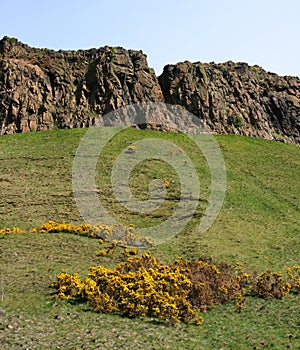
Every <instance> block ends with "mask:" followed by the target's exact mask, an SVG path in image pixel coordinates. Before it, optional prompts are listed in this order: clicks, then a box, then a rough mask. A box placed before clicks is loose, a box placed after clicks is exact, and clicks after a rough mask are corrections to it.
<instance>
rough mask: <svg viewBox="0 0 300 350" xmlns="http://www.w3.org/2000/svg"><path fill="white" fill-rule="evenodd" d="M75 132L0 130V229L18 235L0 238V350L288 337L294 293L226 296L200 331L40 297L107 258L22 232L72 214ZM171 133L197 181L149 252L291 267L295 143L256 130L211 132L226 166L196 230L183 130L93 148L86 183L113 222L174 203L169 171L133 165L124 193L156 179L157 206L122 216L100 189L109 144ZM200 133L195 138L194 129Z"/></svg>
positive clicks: (58, 238) (275, 342)
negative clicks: (174, 227) (94, 161)
mask: <svg viewBox="0 0 300 350" xmlns="http://www.w3.org/2000/svg"><path fill="white" fill-rule="evenodd" d="M85 133H86V130H85V129H73V130H54V131H45V132H37V133H26V134H15V135H6V136H3V137H1V138H0V159H1V162H0V193H1V197H0V211H1V224H0V226H1V227H3V226H19V227H21V228H24V229H26V230H27V231H28V233H27V234H25V235H8V236H3V237H0V253H1V254H0V256H1V265H0V266H1V275H0V309H1V310H4V311H5V313H6V314H5V315H1V314H0V343H1V349H3V350H8V349H17V348H18V349H20V348H21V349H25V348H31V349H38V348H43V347H45V348H48V349H57V348H58V347H63V348H65V349H73V348H84V349H95V348H102V349H111V348H122V349H144V348H152V349H161V348H170V349H191V348H193V349H208V348H209V349H214V348H220V347H222V348H224V349H232V348H234V349H239V348H243V349H253V348H257V349H259V348H271V347H274V348H277V349H283V348H286V347H287V346H289V347H290V348H295V349H296V348H297V346H298V345H299V339H300V338H299V322H298V321H299V319H298V316H299V312H300V309H299V305H300V303H299V300H298V299H299V296H297V295H289V296H288V297H286V298H285V299H283V300H276V301H270V300H264V299H257V298H249V299H248V300H247V304H246V307H245V310H243V311H242V312H241V313H236V312H235V308H234V305H233V304H227V305H222V306H219V307H216V308H215V309H213V310H211V311H210V312H208V313H207V314H205V323H204V325H203V326H201V327H200V328H197V327H195V326H192V325H189V326H186V325H178V326H170V325H165V324H160V323H157V322H156V321H154V320H152V319H147V318H146V319H127V318H124V317H120V316H117V315H99V314H95V313H93V312H92V311H90V310H89V309H88V308H87V306H86V305H81V304H78V305H72V303H66V302H62V301H58V300H52V299H51V293H52V290H51V289H49V285H50V283H51V282H53V281H54V279H55V276H56V275H57V274H58V273H59V272H60V271H61V269H66V270H67V271H69V272H78V273H79V274H80V275H84V274H86V271H87V269H88V267H90V266H95V265H98V264H104V265H106V266H113V265H114V264H115V263H116V259H118V258H115V257H101V256H96V251H97V248H98V249H99V244H98V242H97V240H93V239H90V238H86V237H78V236H72V235H68V234H33V233H29V231H31V229H32V228H33V227H34V226H36V225H39V224H41V223H43V222H45V221H47V220H49V219H52V220H57V221H59V222H63V221H65V222H74V223H79V222H82V219H81V217H80V215H79V213H78V210H77V208H76V205H75V202H74V199H73V194H72V184H71V176H72V163H73V159H74V154H75V152H76V149H77V147H78V144H79V142H80V140H81V139H82V137H83V136H84V134H85ZM153 135H154V136H155V138H162V139H166V140H171V141H172V142H174V143H175V144H176V145H178V147H181V148H183V149H184V151H185V152H186V153H187V154H188V155H189V156H190V157H191V159H192V160H193V163H194V164H195V168H196V169H197V172H198V175H199V179H200V181H201V186H202V187H201V198H200V204H199V207H198V209H197V215H196V216H195V217H194V218H193V220H192V221H191V222H190V224H189V225H188V226H187V227H186V228H185V229H184V230H183V231H182V232H181V233H180V234H178V235H177V236H176V237H174V238H173V239H171V240H169V241H167V242H165V243H164V244H161V245H158V246H155V247H153V248H151V251H152V253H153V254H154V255H155V256H157V257H158V258H160V259H162V260H164V261H174V259H176V258H177V257H178V256H179V255H180V256H182V257H184V258H188V259H190V258H199V257H200V256H209V257H213V258H214V259H215V260H216V261H218V262H222V261H225V262H227V263H231V264H232V263H234V262H236V261H239V262H241V263H242V264H244V265H245V266H247V265H248V267H247V268H249V269H251V270H257V271H265V270H271V271H276V270H284V269H285V268H286V267H288V266H292V265H295V264H298V265H299V252H300V245H299V242H300V241H299V234H300V232H299V224H300V222H299V209H300V208H299V206H300V203H299V198H300V187H299V183H300V182H299V173H300V172H299V170H300V163H299V159H300V148H299V147H298V146H294V145H288V144H282V143H278V142H274V141H266V140H261V139H256V138H248V137H243V136H235V135H219V136H216V140H217V142H218V143H219V145H220V147H221V149H222V152H223V155H224V158H225V162H226V168H227V176H228V183H227V193H226V197H225V202H224V205H223V208H222V210H221V213H220V215H219V217H218V218H217V220H216V221H215V223H214V224H213V225H212V227H211V228H210V229H209V230H208V231H207V232H205V233H203V234H199V232H198V230H197V223H198V222H199V219H200V217H201V215H202V214H203V211H204V209H205V206H206V205H207V200H208V197H209V190H210V185H209V171H208V168H207V165H205V160H204V158H203V155H201V153H200V152H198V151H197V150H196V149H195V146H194V145H193V143H192V142H191V141H190V140H189V139H188V138H187V137H185V135H183V134H179V133H178V134H177V133H159V132H154V131H139V130H135V129H126V130H125V131H124V132H122V133H121V134H120V135H118V137H115V138H114V139H113V140H112V142H111V143H110V144H109V147H107V148H105V149H104V151H103V152H104V153H103V155H102V157H101V160H100V162H99V164H98V165H97V166H98V168H97V169H98V170H97V171H99V176H97V179H96V180H97V181H96V182H97V186H98V189H99V196H100V197H101V200H102V201H103V204H104V205H105V207H106V208H107V209H108V210H110V211H111V212H113V213H114V215H116V216H118V217H119V218H120V220H121V221H123V222H127V223H129V222H133V221H134V222H136V223H137V224H140V225H142V224H144V225H151V224H155V223H157V222H158V221H159V220H164V219H165V217H166V216H168V215H169V214H170V212H172V210H173V209H172V208H173V204H174V203H175V204H176V196H177V191H178V189H177V186H178V183H177V179H176V174H174V173H173V172H172V171H171V170H170V168H169V167H165V168H164V167H162V164H161V163H157V162H156V161H155V160H152V161H150V163H149V164H147V163H146V164H143V165H142V167H140V168H137V169H136V170H135V171H134V174H133V179H132V189H133V191H135V193H136V194H137V195H139V196H140V199H145V198H147V191H148V186H147V184H148V181H149V179H152V176H153V172H154V173H155V175H157V174H159V176H160V177H161V178H162V179H168V180H170V182H171V183H172V186H171V187H170V189H169V190H168V193H169V196H168V200H167V201H166V202H167V203H166V204H165V205H164V206H163V207H162V209H161V210H160V211H159V212H156V215H145V216H143V215H142V216H140V217H139V216H137V215H129V213H128V212H127V211H125V210H124V208H122V207H121V206H120V205H118V203H117V202H116V200H115V199H114V198H113V196H112V189H111V186H110V185H109V180H110V175H109V173H110V170H111V165H112V163H113V162H114V159H115V158H116V155H117V154H118V153H119V151H120V149H124V148H125V149H126V147H128V146H130V145H131V144H132V143H133V142H134V141H136V140H140V139H144V138H151V137H153ZM199 137H200V136H199Z"/></svg>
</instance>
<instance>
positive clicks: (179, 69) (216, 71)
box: [0, 37, 300, 144]
mask: <svg viewBox="0 0 300 350" xmlns="http://www.w3.org/2000/svg"><path fill="white" fill-rule="evenodd" d="M143 101H145V102H147V101H154V102H166V103H170V104H179V105H182V106H184V107H185V108H186V109H187V110H188V111H190V112H192V113H193V114H195V115H196V116H197V117H199V118H200V119H201V120H203V122H204V123H205V124H207V125H208V126H209V127H210V128H211V129H212V130H213V131H215V132H217V133H235V134H242V135H249V136H250V135H251V136H258V137H264V138H267V139H276V140H280V141H284V142H289V143H296V144H300V80H299V78H296V77H287V76H285V77H280V76H278V75H276V74H273V73H267V72H266V71H264V70H263V69H262V68H260V67H258V66H249V65H247V64H246V63H233V62H227V63H223V64H215V63H209V64H208V63H200V62H197V63H190V62H183V63H178V64H176V65H167V66H166V67H165V68H164V71H163V73H162V74H161V76H159V77H156V75H155V72H154V70H153V69H151V68H149V66H148V63H147V58H146V55H145V54H143V53H142V51H134V50H125V49H123V48H120V47H117V48H116V47H114V48H112V47H102V48H99V49H90V50H78V51H61V50H60V51H54V50H48V49H36V48H31V47H29V46H28V45H25V44H23V43H21V42H19V41H18V40H17V39H14V38H8V37H4V38H3V39H2V40H1V41H0V133H1V134H2V135H3V134H9V133H15V132H26V131H30V130H44V129H51V128H54V127H58V128H72V127H83V126H89V125H92V124H93V123H95V122H98V121H99V120H101V118H102V116H103V115H105V114H106V113H108V112H109V111H111V110H114V109H117V108H119V107H122V106H125V105H128V104H132V103H137V102H143Z"/></svg>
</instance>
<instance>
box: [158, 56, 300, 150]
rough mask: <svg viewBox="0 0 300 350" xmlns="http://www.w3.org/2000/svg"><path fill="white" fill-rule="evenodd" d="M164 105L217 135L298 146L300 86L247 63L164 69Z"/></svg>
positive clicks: (299, 134) (169, 67) (192, 64)
mask: <svg viewBox="0 0 300 350" xmlns="http://www.w3.org/2000/svg"><path fill="white" fill-rule="evenodd" d="M159 82H160V85H161V88H162V91H163V93H164V98H165V102H167V103H170V104H180V105H183V106H184V107H185V108H187V109H188V110H189V111H190V112H191V113H193V114H195V115H197V116H199V118H201V119H203V120H204V121H205V123H206V124H207V125H208V126H209V127H210V128H211V129H212V130H214V131H216V132H218V133H234V134H241V135H247V136H258V137H263V138H266V139H276V140H280V141H285V142H289V143H298V144H299V143H300V80H299V79H298V78H296V77H289V76H284V77H280V76H278V75H277V74H274V73H267V72H266V71H265V70H263V69H262V68H260V67H259V66H249V65H248V64H246V63H233V62H226V63H223V64H215V63H209V64H205V63H200V62H197V63H191V62H183V63H178V64H176V65H168V66H166V67H165V68H164V71H163V74H162V75H161V76H160V77H159Z"/></svg>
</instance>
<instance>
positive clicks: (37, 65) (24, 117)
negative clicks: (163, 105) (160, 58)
mask: <svg viewBox="0 0 300 350" xmlns="http://www.w3.org/2000/svg"><path fill="white" fill-rule="evenodd" d="M140 101H163V96H162V92H161V89H160V86H159V84H158V80H157V77H156V76H155V73H154V70H153V69H151V68H149V67H148V64H147V59H146V55H144V54H143V53H142V51H133V50H125V49H122V48H119V47H116V48H112V47H103V48H99V49H91V50H86V51H84V50H79V51H53V50H48V49H35V48H30V47H29V46H27V45H25V44H23V43H20V42H19V41H17V40H16V39H13V38H7V37H5V38H4V39H2V41H1V42H0V132H1V134H8V133H14V132H26V131H29V130H44V129H52V128H54V127H58V128H71V127H84V126H90V125H92V124H94V123H96V122H97V121H98V120H99V119H101V116H102V115H105V114H106V113H108V112H109V111H111V110H113V109H117V108H119V107H121V106H124V105H127V104H132V103H137V102H140Z"/></svg>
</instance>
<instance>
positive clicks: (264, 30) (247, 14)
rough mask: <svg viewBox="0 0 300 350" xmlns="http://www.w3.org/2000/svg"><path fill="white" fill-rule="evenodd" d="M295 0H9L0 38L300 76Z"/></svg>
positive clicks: (159, 64)
mask: <svg viewBox="0 0 300 350" xmlns="http://www.w3.org/2000/svg"><path fill="white" fill-rule="evenodd" d="M299 16H300V1H299V0H285V1H283V0H281V1H278V0H251V1H250V0H249V1H248V0H239V1H238V0H223V1H222V0H219V1H218V0H207V1H203V0H198V1H197V0H185V1H175V0H173V1H171V0H152V1H150V0H149V1H146V2H145V1H144V2H143V1H142V0H139V1H138V0H129V1H126V0H110V1H101V0H86V1H82V0H81V1H79V0H72V1H68V0H65V1H63V0H60V1H59V0H51V1H44V2H43V1H41V0H37V1H34V0H26V1H24V0H9V1H8V0H7V1H3V2H2V4H1V22H0V37H1V38H2V37H3V36H5V35H8V36H11V37H16V38H18V39H19V40H20V41H22V42H24V43H26V44H28V45H30V46H34V47H41V48H42V47H46V48H50V49H55V50H59V49H70V50H77V49H89V48H94V47H96V48H98V47H101V46H105V45H107V46H122V47H124V48H126V49H135V50H142V51H143V52H144V53H146V54H147V57H148V63H149V65H150V67H153V68H154V69H155V71H156V73H157V74H160V73H162V70H163V67H164V66H165V65H166V64H175V63H177V62H182V61H185V60H188V61H191V62H199V61H200V62H216V63H219V62H226V61H229V60H231V61H234V62H247V63H248V64H250V65H254V64H257V65H259V66H261V67H263V68H264V69H265V70H267V71H270V72H274V73H277V74H279V75H293V76H298V77H300V20H299Z"/></svg>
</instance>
